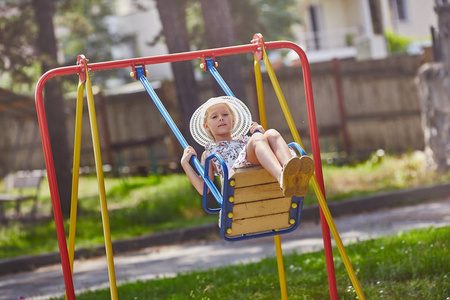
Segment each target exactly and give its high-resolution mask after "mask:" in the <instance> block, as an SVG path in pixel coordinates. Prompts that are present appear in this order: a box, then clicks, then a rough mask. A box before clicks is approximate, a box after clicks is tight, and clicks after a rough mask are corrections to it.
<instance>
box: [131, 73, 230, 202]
mask: <svg viewBox="0 0 450 300" xmlns="http://www.w3.org/2000/svg"><path fill="white" fill-rule="evenodd" d="M136 76H137V78H138V79H139V80H140V81H141V83H142V85H143V86H144V88H145V89H146V90H147V93H148V94H149V95H150V97H151V98H152V100H153V102H154V103H155V105H156V107H157V108H158V110H159V112H160V113H161V115H162V116H163V118H164V120H166V122H167V125H169V127H170V129H171V130H172V132H173V134H174V135H175V137H176V138H177V140H178V142H179V143H180V145H181V147H183V149H186V148H187V147H188V146H189V145H188V143H187V142H186V139H185V138H184V137H183V135H182V134H181V132H180V130H179V129H178V127H177V125H176V124H175V122H174V121H173V119H172V117H171V116H170V115H169V113H168V112H167V110H166V108H165V107H164V105H163V104H162V102H161V100H160V99H159V97H158V95H157V94H156V92H155V90H154V89H153V88H152V86H151V85H150V83H149V82H148V80H147V78H146V77H145V71H144V69H143V68H142V67H136ZM191 161H192V162H193V164H194V167H195V169H196V170H197V172H198V173H199V174H200V176H202V178H203V181H204V182H205V183H206V185H207V186H208V188H209V190H210V191H211V193H212V194H213V196H214V198H215V199H216V201H217V202H218V203H219V204H221V203H222V195H221V194H220V192H219V191H218V190H217V188H216V186H215V185H214V183H213V182H212V181H211V179H210V178H209V177H205V170H204V169H203V166H202V164H201V163H200V161H199V160H198V158H197V157H196V156H192V157H191Z"/></svg>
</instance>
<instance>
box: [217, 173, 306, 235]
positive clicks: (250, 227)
mask: <svg viewBox="0 0 450 300" xmlns="http://www.w3.org/2000/svg"><path fill="white" fill-rule="evenodd" d="M230 178H232V180H231V181H230V184H231V185H232V186H234V192H233V195H232V204H233V205H232V211H231V209H227V210H226V211H224V212H223V213H222V216H221V218H228V219H230V220H231V226H229V224H230V222H227V223H226V224H228V225H227V226H226V227H227V228H224V230H225V233H226V234H225V236H226V237H228V238H234V237H241V236H249V235H253V234H261V233H266V232H277V231H279V230H286V229H290V228H293V227H294V226H295V227H296V226H297V225H298V222H299V221H300V220H299V219H296V218H295V217H293V216H294V215H299V214H297V212H296V211H293V209H294V210H296V209H301V204H302V202H301V201H302V198H298V197H292V198H291V197H284V196H283V193H282V192H281V189H280V186H279V184H278V181H277V180H276V179H275V178H274V177H273V176H272V175H270V174H269V173H268V172H267V171H266V170H265V169H264V168H262V167H260V166H258V167H252V168H245V169H238V170H236V172H235V173H233V174H231V175H230ZM232 181H234V182H232ZM224 201H226V199H224ZM227 207H231V206H230V205H228V206H227ZM230 213H231V214H230ZM230 220H228V221H230Z"/></svg>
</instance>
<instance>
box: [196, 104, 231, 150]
mask: <svg viewBox="0 0 450 300" xmlns="http://www.w3.org/2000/svg"><path fill="white" fill-rule="evenodd" d="M217 104H223V105H225V106H226V107H227V109H228V111H229V112H230V114H231V116H232V117H233V120H234V119H235V118H236V117H235V115H234V111H233V110H232V109H231V106H230V105H228V103H225V102H223V103H217ZM217 104H214V105H217ZM214 105H211V106H210V107H208V108H207V109H206V110H205V115H204V116H203V126H205V124H206V119H207V118H208V114H209V109H210V108H211V107H213V106H214ZM206 132H207V133H208V135H209V136H210V137H211V138H212V139H213V140H214V141H216V139H215V138H214V136H213V135H212V134H211V132H210V131H209V130H206Z"/></svg>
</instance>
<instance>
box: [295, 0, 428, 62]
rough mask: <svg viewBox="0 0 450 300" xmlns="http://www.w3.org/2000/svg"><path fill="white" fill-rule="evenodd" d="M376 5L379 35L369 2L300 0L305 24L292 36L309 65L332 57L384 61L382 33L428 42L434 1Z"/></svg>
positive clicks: (396, 0) (391, 0)
mask: <svg viewBox="0 0 450 300" xmlns="http://www.w3.org/2000/svg"><path fill="white" fill-rule="evenodd" d="M378 3H379V6H378V9H379V14H378V16H379V21H380V22H378V23H379V25H380V26H381V28H382V30H381V32H377V30H376V29H377V28H376V25H377V24H376V23H377V20H374V13H375V12H374V10H376V9H374V8H371V6H370V2H369V0H299V6H298V11H299V14H300V15H301V17H302V19H303V20H304V23H303V24H302V25H301V26H297V27H296V29H295V34H296V38H297V42H298V43H299V44H300V45H302V46H303V48H304V49H305V51H306V52H307V54H308V58H309V60H310V62H314V61H321V60H329V59H332V58H333V57H337V58H344V57H356V58H359V59H370V58H372V59H376V58H383V57H385V56H387V54H388V53H387V48H386V41H385V38H384V36H383V33H384V31H385V30H391V31H392V32H394V33H396V34H399V35H402V36H407V37H409V38H412V39H417V41H420V40H422V41H423V40H428V41H430V40H431V33H430V27H431V26H435V27H436V26H437V16H436V14H435V13H434V0H379V1H378ZM375 14H376V13H375ZM374 24H375V25H374Z"/></svg>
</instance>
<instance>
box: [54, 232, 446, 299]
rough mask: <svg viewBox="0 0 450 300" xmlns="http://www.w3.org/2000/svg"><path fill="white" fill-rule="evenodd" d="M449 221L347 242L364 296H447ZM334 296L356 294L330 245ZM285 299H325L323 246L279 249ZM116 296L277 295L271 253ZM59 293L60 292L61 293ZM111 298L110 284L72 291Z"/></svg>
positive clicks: (124, 288)
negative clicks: (282, 252)
mask: <svg viewBox="0 0 450 300" xmlns="http://www.w3.org/2000/svg"><path fill="white" fill-rule="evenodd" d="M449 236H450V227H444V228H428V229H424V230H415V231H411V232H407V233H404V232H398V233H397V234H396V235H392V236H388V237H383V238H378V239H373V240H368V241H364V242H360V243H357V244H352V245H347V246H346V249H347V253H348V255H349V258H350V261H351V262H352V265H353V268H354V269H355V272H356V275H357V277H358V280H359V282H360V285H361V287H362V289H363V293H364V295H365V298H366V299H392V300H394V299H395V300H398V299H408V300H414V299H417V300H419V299H420V300H423V299H430V300H431V299H433V300H434V299H442V300H444V299H449V298H448V297H449V295H450V260H449V259H448V252H449V250H450V249H449V239H448V237H449ZM333 253H334V254H335V255H334V261H335V268H336V282H337V289H338V295H339V299H343V300H345V299H357V297H356V293H355V290H354V288H353V286H352V284H351V281H350V279H349V277H348V275H347V273H346V270H345V268H344V265H343V262H342V259H341V258H340V256H339V254H338V251H337V250H336V249H334V251H333ZM284 264H285V270H286V280H287V287H288V296H289V299H312V300H314V299H317V300H321V299H329V292H328V281H327V274H326V267H325V258H324V255H323V251H318V252H314V253H308V254H302V255H299V254H295V253H294V254H289V255H284ZM118 295H119V299H280V289H279V281H278V273H277V265H276V259H275V258H266V259H264V260H262V261H260V262H257V263H250V264H246V265H238V266H227V267H221V268H218V269H212V270H208V271H202V272H189V273H185V274H178V275H177V276H176V277H174V278H163V279H159V280H151V281H145V282H141V281H139V282H134V283H128V284H124V285H121V286H119V287H118ZM61 299H63V298H61ZM77 299H79V300H88V299H96V300H101V299H110V291H109V289H105V290H99V291H93V292H87V293H83V294H80V295H77Z"/></svg>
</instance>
